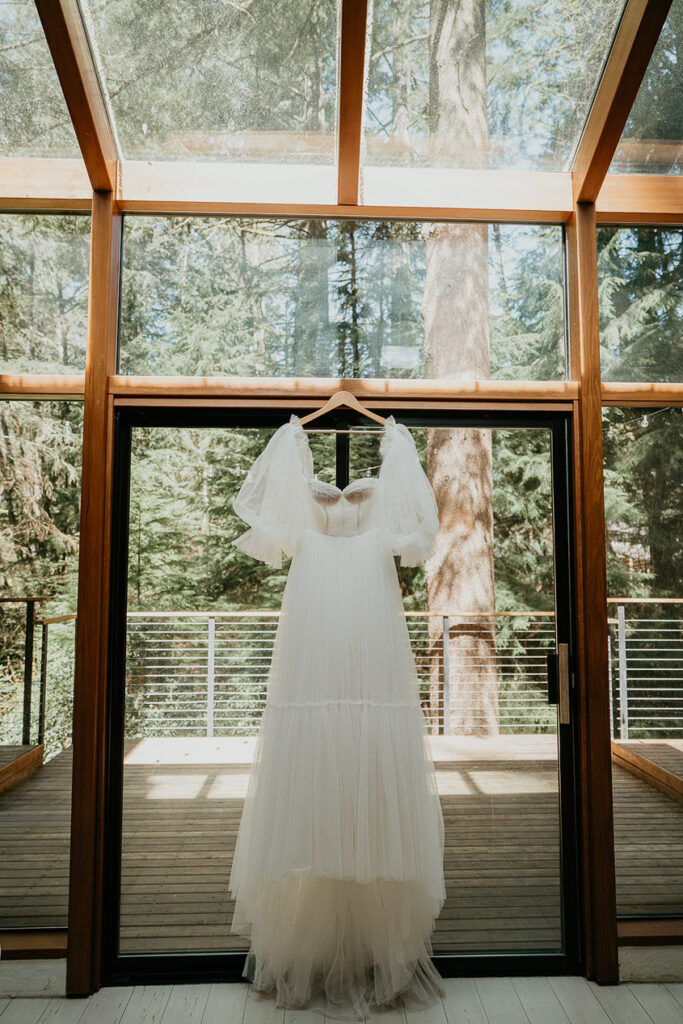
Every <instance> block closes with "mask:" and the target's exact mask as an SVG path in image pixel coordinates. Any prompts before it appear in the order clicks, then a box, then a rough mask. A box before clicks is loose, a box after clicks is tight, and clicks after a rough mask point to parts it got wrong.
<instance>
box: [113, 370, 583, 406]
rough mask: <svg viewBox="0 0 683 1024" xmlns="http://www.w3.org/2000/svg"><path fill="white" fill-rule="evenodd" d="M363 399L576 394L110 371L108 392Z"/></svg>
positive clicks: (562, 389)
mask: <svg viewBox="0 0 683 1024" xmlns="http://www.w3.org/2000/svg"><path fill="white" fill-rule="evenodd" d="M342 386H343V387H345V388H346V389H347V390H348V391H352V392H353V394H354V395H356V396H357V397H358V398H359V399H363V400H365V401H372V400H373V399H376V400H385V401H394V400H396V399H402V398H405V399H410V398H418V399H419V398H421V399H434V400H440V399H444V400H446V399H450V400H453V399H462V400H465V401H467V400H477V399H479V400H486V401H510V400H516V401H534V402H535V401H563V400H564V401H571V400H574V399H576V398H578V395H579V387H578V384H576V383H575V382H572V381H564V380H558V381H493V380H486V381H467V380H460V381H459V380H449V381H443V380H408V379H405V378H403V379H386V378H359V379H351V378H345V379H344V380H341V379H340V378H337V377H299V378H293V379H292V378H284V377H134V376H124V375H116V374H115V375H113V376H112V377H110V379H109V392H110V394H113V395H116V396H128V397H133V396H135V397H155V396H162V397H163V396H171V397H177V398H212V397H214V398H215V397H218V398H220V397H222V398H245V399H248V398H255V399H261V400H263V399H272V398H283V399H293V398H301V399H309V398H310V399H316V400H319V399H320V398H324V397H328V396H329V395H330V394H331V393H332V392H334V391H337V390H338V389H339V388H340V387H342Z"/></svg>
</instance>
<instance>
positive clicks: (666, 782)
mask: <svg viewBox="0 0 683 1024" xmlns="http://www.w3.org/2000/svg"><path fill="white" fill-rule="evenodd" d="M603 439H604V458H605V518H606V525H607V573H608V588H609V589H608V593H609V595H610V598H609V604H608V616H609V618H608V622H609V642H610V698H611V705H612V736H613V738H614V740H615V741H616V743H615V744H614V750H615V756H616V757H617V760H616V762H615V763H614V764H613V779H614V828H615V837H616V856H617V910H618V912H619V913H620V914H622V915H626V916H628V915H633V914H636V915H637V914H644V915H646V916H647V915H649V916H654V917H659V916H666V915H668V914H671V915H680V914H681V913H683V843H681V837H682V835H683V809H682V808H681V806H680V796H679V793H680V786H681V780H682V779H683V474H682V472H681V470H682V468H683V459H682V458H681V453H683V409H675V408H674V409H666V408H662V409H634V408H624V409H622V408H610V409H605V411H604V414H603ZM645 780H649V781H645ZM676 789H678V793H677V792H676Z"/></svg>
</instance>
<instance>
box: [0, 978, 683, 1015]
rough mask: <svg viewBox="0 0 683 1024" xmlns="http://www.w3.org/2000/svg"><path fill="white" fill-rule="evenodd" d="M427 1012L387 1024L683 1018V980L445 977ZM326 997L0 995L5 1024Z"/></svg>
mask: <svg viewBox="0 0 683 1024" xmlns="http://www.w3.org/2000/svg"><path fill="white" fill-rule="evenodd" d="M445 985H446V996H445V998H444V999H443V1000H442V1002H440V1003H437V1004H435V1005H434V1006H432V1007H430V1008H429V1009H428V1010H423V1011H422V1012H416V1011H408V1012H406V1011H405V1010H404V1009H402V1008H398V1009H394V1010H389V1011H383V1012H381V1013H380V1012H376V1013H374V1014H372V1015H371V1016H370V1017H368V1018H367V1019H368V1020H378V1021H384V1022H385V1024H680V1022H681V1020H683V984H669V985H633V984H632V985H617V986H609V987H601V986H598V985H595V984H593V983H592V982H588V981H584V979H583V978H447V979H446V980H445ZM337 1019H338V1018H335V1017H333V1016H330V1015H329V1014H325V1009H324V1006H323V1005H321V1003H320V1002H318V1003H314V1004H313V1006H312V1007H311V1008H310V1009H306V1010H286V1011H285V1010H282V1009H278V1008H277V1007H276V1006H275V1004H274V1001H273V999H272V998H269V997H264V996H260V995H259V994H258V993H256V992H254V991H253V990H252V989H251V988H250V987H249V986H247V985H246V984H240V983H238V984H217V985H173V986H146V987H135V988H104V989H101V990H100V991H99V992H97V993H96V994H95V995H94V996H90V998H88V999H38V998H32V999H11V1000H5V999H0V1024H325V1022H326V1021H332V1020H337Z"/></svg>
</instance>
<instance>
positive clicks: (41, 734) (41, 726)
mask: <svg viewBox="0 0 683 1024" xmlns="http://www.w3.org/2000/svg"><path fill="white" fill-rule="evenodd" d="M48 629H49V626H48V624H47V622H44V623H43V628H42V638H41V645H40V705H39V712H38V743H39V744H41V745H42V744H43V743H44V742H45V707H46V704H47V631H48Z"/></svg>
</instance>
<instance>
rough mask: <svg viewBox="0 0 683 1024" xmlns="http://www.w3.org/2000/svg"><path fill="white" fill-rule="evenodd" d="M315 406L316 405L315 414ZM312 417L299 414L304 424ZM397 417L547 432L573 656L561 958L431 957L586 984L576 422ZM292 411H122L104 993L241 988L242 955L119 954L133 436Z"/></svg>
mask: <svg viewBox="0 0 683 1024" xmlns="http://www.w3.org/2000/svg"><path fill="white" fill-rule="evenodd" d="M313 408H315V405H314V404H312V405H311V409H313ZM305 411H307V410H305V409H297V412H298V413H301V415H303V414H304V412H305ZM390 412H393V414H394V415H395V416H396V419H397V420H398V421H399V422H402V423H405V425H406V426H408V427H482V428H491V429H493V428H496V427H500V428H512V429H514V428H515V427H518V428H523V427H527V428H538V429H546V430H549V431H550V437H551V459H552V489H553V542H554V543H553V547H554V568H555V603H556V608H555V612H556V614H555V622H556V630H557V642H558V643H567V644H568V645H569V652H570V674H571V691H570V702H571V722H572V724H570V725H560V724H559V723H558V772H559V808H560V830H561V836H560V838H561V844H560V849H561V879H562V883H561V884H562V929H563V937H564V951H563V952H561V953H548V952H539V953H538V954H534V953H530V952H522V953H495V952H492V953H487V954H481V953H472V954H467V953H464V954H463V953H456V954H442V953H438V952H437V953H435V954H434V958H433V959H434V962H435V964H436V966H437V968H438V969H439V971H440V973H441V974H442V975H443V976H444V977H454V976H466V977H472V976H476V975H479V976H485V975H529V974H542V975H545V974H583V973H584V948H585V947H584V942H583V931H584V929H583V927H582V907H583V901H582V898H581V896H582V889H583V882H582V878H581V870H580V864H581V860H580V857H579V849H580V838H581V837H580V830H579V815H578V793H579V788H578V786H579V778H578V765H579V763H580V762H579V756H578V754H579V749H578V727H577V726H578V707H577V694H578V686H577V678H576V676H577V669H576V666H577V664H578V662H577V656H576V652H577V635H576V603H575V602H576V588H575V580H574V551H573V547H574V530H573V524H574V509H573V503H572V494H573V490H572V459H571V450H572V448H571V443H572V437H571V431H572V417H571V413H570V412H565V411H540V410H539V411H534V410H530V411H517V410H495V409H493V410H480V409H477V410H474V409H472V410H468V409H457V410H453V409H443V410H432V409H430V410H414V409H402V408H400V407H399V406H397V407H396V408H395V409H393V410H389V409H384V408H383V409H382V413H383V414H384V415H389V413H390ZM290 413H291V408H290V407H288V406H286V405H285V404H284V403H283V405H282V407H276V408H273V407H269V408H246V409H245V408H238V407H235V406H228V405H226V406H225V407H216V406H213V407H208V408H207V407H190V406H187V405H183V406H174V407H168V406H163V407H161V406H121V407H119V408H117V409H116V411H115V442H114V486H113V495H114V497H113V508H112V569H111V577H110V578H111V595H110V596H111V600H110V634H109V635H110V649H109V659H108V685H107V712H106V715H107V732H106V788H105V794H106V795H105V843H104V850H105V864H104V883H105V884H104V892H103V907H102V912H103V914H102V922H103V927H102V961H101V962H102V977H101V981H102V984H103V985H127V984H152V983H160V982H171V981H173V982H182V981H188V982H189V981H197V980H203V981H229V980H235V981H238V980H241V977H242V969H243V966H244V961H245V953H244V952H242V953H239V952H228V951H226V952H224V953H202V952H197V953H193V952H182V953H145V954H123V955H122V954H120V953H119V951H118V942H119V924H120V920H119V900H120V888H121V847H122V799H123V738H124V711H125V653H126V610H127V608H126V605H127V598H126V589H127V588H126V584H127V560H128V512H129V497H130V462H131V435H132V429H133V428H134V427H145V426H146V427H153V426H154V427H223V428H239V427H251V428H262V429H267V428H271V429H275V428H276V427H278V426H280V425H281V424H282V423H284V422H286V421H287V420H288V419H289V416H290ZM362 422H363V420H362V417H359V416H358V415H356V414H354V413H351V412H347V411H341V410H340V411H338V412H336V413H332V414H328V415H326V416H325V417H324V418H322V417H321V419H320V420H318V421H317V424H318V425H319V426H326V427H334V428H337V429H341V428H345V427H349V426H356V425H359V424H361V423H362ZM346 483H348V435H343V434H338V435H337V484H338V486H342V487H343V486H345V485H346Z"/></svg>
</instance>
